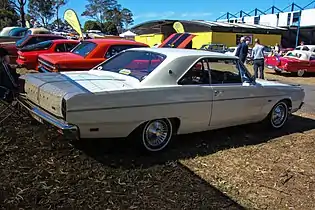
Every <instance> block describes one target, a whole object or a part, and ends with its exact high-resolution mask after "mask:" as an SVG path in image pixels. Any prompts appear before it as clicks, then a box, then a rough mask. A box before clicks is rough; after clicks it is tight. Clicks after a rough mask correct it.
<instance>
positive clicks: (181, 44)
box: [159, 33, 196, 49]
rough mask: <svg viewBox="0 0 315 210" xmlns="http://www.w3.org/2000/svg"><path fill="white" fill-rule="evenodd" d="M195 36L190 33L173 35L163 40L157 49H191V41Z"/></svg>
mask: <svg viewBox="0 0 315 210" xmlns="http://www.w3.org/2000/svg"><path fill="white" fill-rule="evenodd" d="M195 36H196V35H194V34H190V33H174V34H171V35H170V36H169V37H167V39H165V40H164V41H163V42H162V43H161V44H160V45H159V48H181V49H192V39H193V38H194V37H195Z"/></svg>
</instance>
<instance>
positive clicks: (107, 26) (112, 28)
mask: <svg viewBox="0 0 315 210" xmlns="http://www.w3.org/2000/svg"><path fill="white" fill-rule="evenodd" d="M102 29H103V30H102V31H103V32H105V33H106V34H108V35H118V30H117V27H116V24H115V23H113V22H110V21H107V22H105V23H103V24H102Z"/></svg>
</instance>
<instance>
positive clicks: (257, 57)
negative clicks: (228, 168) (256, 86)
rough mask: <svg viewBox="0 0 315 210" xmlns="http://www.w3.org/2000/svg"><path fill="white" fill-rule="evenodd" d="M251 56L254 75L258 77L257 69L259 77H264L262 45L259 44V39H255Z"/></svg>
mask: <svg viewBox="0 0 315 210" xmlns="http://www.w3.org/2000/svg"><path fill="white" fill-rule="evenodd" d="M252 58H253V60H254V76H255V78H258V70H259V74H260V75H259V78H260V79H264V78H265V77H264V68H265V63H264V62H265V61H264V46H263V45H261V44H260V41H259V39H255V46H254V48H253V50H252Z"/></svg>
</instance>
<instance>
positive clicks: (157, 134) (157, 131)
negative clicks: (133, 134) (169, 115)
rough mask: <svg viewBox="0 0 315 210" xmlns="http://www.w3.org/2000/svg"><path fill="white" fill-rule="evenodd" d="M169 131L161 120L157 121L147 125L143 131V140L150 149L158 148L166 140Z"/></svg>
mask: <svg viewBox="0 0 315 210" xmlns="http://www.w3.org/2000/svg"><path fill="white" fill-rule="evenodd" d="M168 133H169V129H168V126H167V124H166V123H165V122H164V121H162V120H157V121H154V122H152V123H151V124H150V125H148V127H147V129H146V130H145V139H146V141H147V143H148V144H149V145H150V146H152V147H158V146H160V145H162V144H163V143H165V141H167V139H168Z"/></svg>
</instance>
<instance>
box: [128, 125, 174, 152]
mask: <svg viewBox="0 0 315 210" xmlns="http://www.w3.org/2000/svg"><path fill="white" fill-rule="evenodd" d="M173 130H174V128H173V124H172V122H171V121H170V120H169V119H155V120H151V121H148V122H146V123H144V124H142V125H141V126H140V127H139V128H138V129H137V130H136V132H135V135H134V137H135V138H137V139H138V144H139V146H140V147H141V148H142V150H145V151H147V152H159V151H162V150H163V149H165V147H167V146H168V145H169V143H170V141H171V139H172V136H173Z"/></svg>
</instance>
